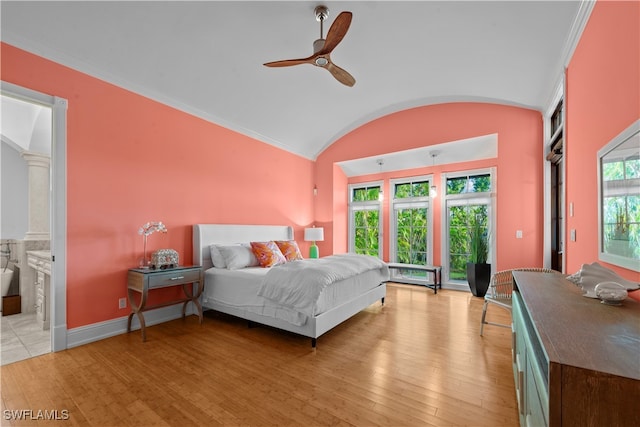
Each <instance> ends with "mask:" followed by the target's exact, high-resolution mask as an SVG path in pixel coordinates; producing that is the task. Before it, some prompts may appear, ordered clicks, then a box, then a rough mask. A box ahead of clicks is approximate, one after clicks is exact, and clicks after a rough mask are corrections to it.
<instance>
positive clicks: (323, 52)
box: [264, 6, 356, 87]
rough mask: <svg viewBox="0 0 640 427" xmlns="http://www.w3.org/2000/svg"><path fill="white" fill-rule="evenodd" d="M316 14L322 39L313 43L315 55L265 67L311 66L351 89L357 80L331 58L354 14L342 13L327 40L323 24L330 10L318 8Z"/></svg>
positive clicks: (269, 64)
mask: <svg viewBox="0 0 640 427" xmlns="http://www.w3.org/2000/svg"><path fill="white" fill-rule="evenodd" d="M314 14H315V16H316V20H317V21H318V22H320V38H319V39H318V40H316V41H314V42H313V55H311V56H309V57H306V58H299V59H285V60H283V61H273V62H267V63H266V64H264V65H265V66H267V67H290V66H293V65H300V64H311V65H315V66H316V67H321V68H324V69H326V70H327V71H329V72H330V73H331V75H333V77H334V78H335V79H336V80H338V81H339V82H340V83H342V84H344V85H346V86H349V87H351V86H353V85H354V84H355V83H356V79H354V78H353V76H352V75H351V74H349V73H348V72H347V71H345V70H343V69H342V68H340V67H338V66H337V65H336V64H334V63H333V62H332V61H331V57H330V54H331V52H332V51H333V49H335V48H336V46H338V44H339V43H340V42H341V41H342V39H343V38H344V36H345V35H346V34H347V31H348V30H349V26H350V25H351V19H352V18H353V14H352V13H351V12H342V13H340V15H338V16H337V17H336V19H335V21H333V24H332V25H331V27H330V28H329V31H328V32H327V37H326V38H323V23H324V20H325V19H327V17H328V16H329V9H328V8H327V7H326V6H317V7H316V8H315V10H314Z"/></svg>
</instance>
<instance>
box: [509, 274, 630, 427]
mask: <svg viewBox="0 0 640 427" xmlns="http://www.w3.org/2000/svg"><path fill="white" fill-rule="evenodd" d="M513 276H514V280H515V292H514V294H513V370H514V377H515V383H516V393H517V398H518V407H519V411H520V424H521V425H522V426H545V425H548V426H580V427H586V426H632V425H633V426H637V425H640V409H639V405H640V303H639V302H637V301H635V300H633V299H630V298H627V299H626V300H625V301H624V302H623V305H622V306H619V307H615V306H607V305H604V304H601V303H600V300H597V299H591V298H585V297H583V296H582V290H581V289H580V288H579V287H578V286H576V285H574V284H573V283H571V282H569V281H568V280H566V279H564V277H563V276H562V275H559V274H552V273H534V272H518V271H516V272H514V274H513Z"/></svg>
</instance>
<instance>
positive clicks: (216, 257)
mask: <svg viewBox="0 0 640 427" xmlns="http://www.w3.org/2000/svg"><path fill="white" fill-rule="evenodd" d="M220 246H222V245H215V244H214V245H210V246H209V251H210V252H211V262H213V266H214V267H216V268H227V263H226V262H225V261H224V257H223V256H222V254H221V253H220V249H219V247H220ZM236 246H239V244H238V245H236Z"/></svg>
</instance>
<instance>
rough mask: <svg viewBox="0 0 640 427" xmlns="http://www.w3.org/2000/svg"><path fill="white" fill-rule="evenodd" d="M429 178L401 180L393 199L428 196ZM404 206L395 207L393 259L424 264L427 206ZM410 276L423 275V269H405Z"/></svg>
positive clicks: (427, 227)
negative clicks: (411, 180)
mask: <svg viewBox="0 0 640 427" xmlns="http://www.w3.org/2000/svg"><path fill="white" fill-rule="evenodd" d="M428 197H429V181H415V182H403V183H399V184H396V185H395V191H394V199H395V200H396V201H399V200H403V201H417V200H428V199H420V198H428ZM426 204H427V202H424V205H425V206H424V207H422V206H421V207H406V208H405V207H403V208H396V209H395V221H396V223H395V226H396V242H395V243H396V261H397V262H400V263H403V264H418V265H426V264H427V259H428V254H427V233H428V229H429V223H428V217H429V216H428V215H429V209H428V208H427V207H426ZM404 274H405V276H407V277H412V278H420V279H424V278H426V273H425V272H414V271H412V272H405V273H404Z"/></svg>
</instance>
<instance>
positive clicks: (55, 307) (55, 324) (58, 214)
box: [0, 81, 67, 351]
mask: <svg viewBox="0 0 640 427" xmlns="http://www.w3.org/2000/svg"><path fill="white" fill-rule="evenodd" d="M0 92H1V93H2V94H3V95H6V96H10V97H12V98H17V99H20V100H22V101H25V102H29V103H35V104H40V105H44V106H46V107H48V108H51V110H52V113H51V120H52V129H51V144H52V149H51V195H50V198H51V210H50V215H51V218H50V222H51V255H52V256H53V257H54V259H55V262H53V263H52V272H51V284H50V286H51V288H50V296H51V298H49V307H50V308H49V310H50V313H51V320H50V322H51V326H50V327H51V350H52V351H60V350H64V349H66V348H67V263H66V262H67V256H66V254H67V100H66V99H64V98H59V97H57V96H51V95H46V94H43V93H40V92H36V91H34V90H31V89H27V88H24V87H21V86H17V85H14V84H12V83H8V82H5V81H2V82H0Z"/></svg>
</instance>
